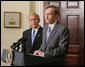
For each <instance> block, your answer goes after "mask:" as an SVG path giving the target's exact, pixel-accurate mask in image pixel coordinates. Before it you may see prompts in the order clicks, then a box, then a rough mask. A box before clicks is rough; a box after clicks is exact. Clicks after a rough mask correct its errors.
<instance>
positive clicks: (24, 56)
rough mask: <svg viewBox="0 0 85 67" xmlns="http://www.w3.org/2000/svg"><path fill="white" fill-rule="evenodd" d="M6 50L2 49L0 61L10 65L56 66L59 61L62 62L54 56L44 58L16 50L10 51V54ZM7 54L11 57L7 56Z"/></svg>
mask: <svg viewBox="0 0 85 67" xmlns="http://www.w3.org/2000/svg"><path fill="white" fill-rule="evenodd" d="M7 51H8V50H7V49H4V50H3V53H2V61H3V62H5V63H9V64H11V66H58V64H59V63H62V62H61V61H60V60H59V59H56V58H46V57H41V56H35V55H32V54H29V53H22V52H16V51H12V53H11V54H10V52H9V51H8V52H7ZM12 54H13V55H12ZM9 55H10V56H9ZM8 56H9V57H10V58H12V59H10V58H8ZM12 56H13V57H12Z"/></svg>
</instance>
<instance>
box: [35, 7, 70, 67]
mask: <svg viewBox="0 0 85 67" xmlns="http://www.w3.org/2000/svg"><path fill="white" fill-rule="evenodd" d="M59 15H60V10H59V8H58V7H56V6H54V5H49V6H47V7H46V9H45V21H46V23H47V24H46V25H45V26H44V27H43V41H42V44H41V47H40V48H39V50H36V51H35V52H34V55H40V56H44V57H48V58H55V59H56V65H59V66H63V65H65V63H66V62H65V56H66V54H67V51H68V47H69V30H68V28H67V27H66V26H65V25H63V24H61V23H60V22H59V21H58V17H59ZM57 59H59V60H60V61H57Z"/></svg>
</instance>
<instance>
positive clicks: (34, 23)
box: [22, 13, 42, 54]
mask: <svg viewBox="0 0 85 67" xmlns="http://www.w3.org/2000/svg"><path fill="white" fill-rule="evenodd" d="M39 22H40V18H39V15H38V14H36V13H33V14H30V15H29V23H30V25H31V27H32V28H30V29H28V30H26V31H24V32H23V38H25V39H27V41H26V42H24V43H23V44H22V52H25V53H31V54H33V53H34V51H35V50H37V49H39V47H40V45H41V43H42V27H41V26H40V25H39Z"/></svg>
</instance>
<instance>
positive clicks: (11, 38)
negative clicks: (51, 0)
mask: <svg viewBox="0 0 85 67" xmlns="http://www.w3.org/2000/svg"><path fill="white" fill-rule="evenodd" d="M29 10H30V2H29V1H1V54H2V50H3V49H8V48H10V46H11V45H12V44H13V42H16V41H17V40H18V39H19V38H21V37H22V32H23V31H24V30H25V29H28V28H30V25H29V21H28V15H29V13H30V11H29ZM5 11H9V12H21V28H4V12H5ZM1 65H2V66H5V65H6V64H4V63H1Z"/></svg>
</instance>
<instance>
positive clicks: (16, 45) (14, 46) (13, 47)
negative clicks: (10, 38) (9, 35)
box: [11, 38, 27, 49]
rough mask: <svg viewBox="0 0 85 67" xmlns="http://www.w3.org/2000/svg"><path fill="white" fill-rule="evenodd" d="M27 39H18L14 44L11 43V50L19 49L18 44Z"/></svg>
mask: <svg viewBox="0 0 85 67" xmlns="http://www.w3.org/2000/svg"><path fill="white" fill-rule="evenodd" d="M26 40H27V39H26V38H20V39H19V40H18V41H17V42H16V43H13V45H12V46H11V48H12V49H15V48H16V47H19V46H20V44H22V43H24V42H25V41H26Z"/></svg>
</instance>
